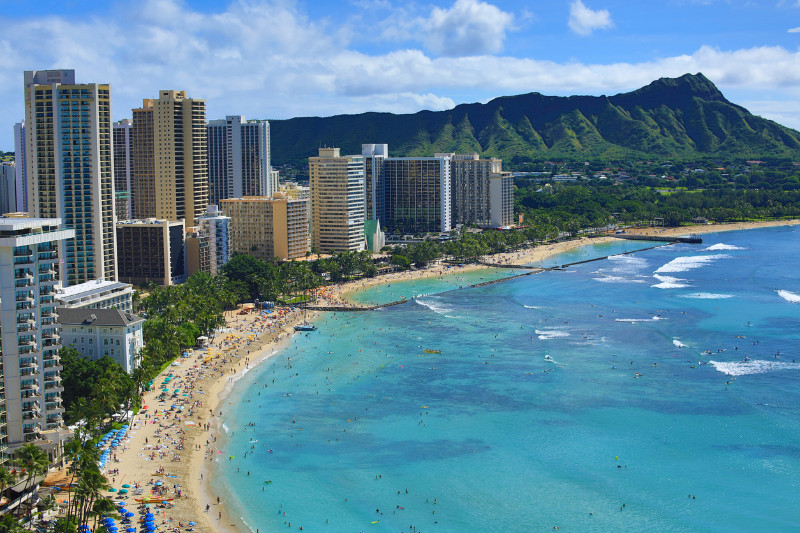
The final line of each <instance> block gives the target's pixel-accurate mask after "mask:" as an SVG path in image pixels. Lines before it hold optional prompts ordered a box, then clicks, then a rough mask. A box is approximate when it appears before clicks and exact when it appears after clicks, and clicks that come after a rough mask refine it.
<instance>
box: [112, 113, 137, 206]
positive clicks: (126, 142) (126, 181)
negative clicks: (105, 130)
mask: <svg viewBox="0 0 800 533" xmlns="http://www.w3.org/2000/svg"><path fill="white" fill-rule="evenodd" d="M132 129H133V121H132V120H131V119H129V118H126V119H123V120H120V121H119V122H115V123H114V200H115V202H116V212H117V220H128V219H129V218H131V130H132Z"/></svg>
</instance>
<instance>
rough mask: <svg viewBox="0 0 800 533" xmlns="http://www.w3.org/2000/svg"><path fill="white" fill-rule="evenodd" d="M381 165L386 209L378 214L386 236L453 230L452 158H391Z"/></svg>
mask: <svg viewBox="0 0 800 533" xmlns="http://www.w3.org/2000/svg"><path fill="white" fill-rule="evenodd" d="M375 161H376V163H377V162H378V160H377V159H376V160H375ZM380 162H381V163H382V168H381V169H380V171H379V175H380V177H381V179H380V181H381V183H382V188H383V194H382V197H383V210H382V211H378V212H377V213H376V214H377V218H378V220H379V221H380V222H381V224H382V225H383V227H384V231H386V233H397V234H421V233H439V232H443V231H450V228H451V216H450V209H451V200H450V158H449V157H387V158H385V159H382V160H381V161H380Z"/></svg>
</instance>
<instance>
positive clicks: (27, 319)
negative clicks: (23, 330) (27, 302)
mask: <svg viewBox="0 0 800 533" xmlns="http://www.w3.org/2000/svg"><path fill="white" fill-rule="evenodd" d="M17 324H36V320H35V319H34V318H33V317H32V316H30V315H20V316H18V317H17Z"/></svg>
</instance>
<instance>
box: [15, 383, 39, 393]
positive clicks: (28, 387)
mask: <svg viewBox="0 0 800 533" xmlns="http://www.w3.org/2000/svg"><path fill="white" fill-rule="evenodd" d="M19 390H21V391H35V392H38V391H39V384H38V383H26V384H25V385H20V386H19Z"/></svg>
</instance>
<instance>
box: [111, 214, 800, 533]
mask: <svg viewBox="0 0 800 533" xmlns="http://www.w3.org/2000/svg"><path fill="white" fill-rule="evenodd" d="M798 223H800V221H798V220H792V221H778V222H761V223H759V222H756V223H746V224H718V225H700V226H691V227H681V228H640V229H636V230H629V232H630V233H641V234H652V235H665V236H666V235H684V234H689V233H698V234H699V233H710V232H720V231H734V230H742V229H752V228H761V227H768V226H779V225H790V224H791V225H793V224H798ZM614 238H615V237H612V236H604V237H595V238H586V237H584V238H580V239H575V240H571V241H565V242H560V243H556V244H551V245H544V246H536V247H533V248H529V249H525V250H521V251H518V252H512V253H508V254H500V255H496V256H491V257H490V258H488V261H489V262H491V263H494V264H511V265H521V264H527V263H532V262H535V261H540V260H543V259H546V258H547V257H549V256H551V255H554V254H558V253H562V252H565V251H568V250H570V249H573V248H576V247H580V246H583V245H586V244H590V243H597V242H603V241H607V240H611V239H614ZM480 268H489V267H487V266H483V265H465V266H463V267H446V266H444V265H436V266H432V267H429V268H428V269H425V270H420V271H411V272H398V273H393V274H388V275H385V276H381V277H379V278H373V279H368V280H358V281H354V282H350V283H347V284H341V285H337V286H333V287H330V288H327V289H324V290H321V291H320V297H321V299H322V302H321V303H323V304H329V305H332V304H337V305H338V304H344V303H346V302H347V301H348V298H349V297H350V296H351V295H352V294H353V293H354V292H355V291H358V290H363V289H365V288H368V287H372V286H374V285H377V284H381V283H391V282H395V281H403V280H408V279H417V278H423V277H432V276H440V275H442V274H443V273H445V272H447V273H458V272H462V271H467V270H472V269H480ZM240 313H241V311H234V312H227V313H226V314H225V319H226V327H225V328H224V329H222V330H220V331H218V332H217V334H216V336H215V337H214V339H213V341H212V342H211V344H210V346H209V347H208V348H206V349H203V350H195V351H193V352H191V353H188V357H181V358H178V360H177V361H176V362H175V363H173V365H172V366H169V367H168V368H167V369H165V370H164V371H163V372H162V373H161V374H160V375H159V376H158V377H157V378H156V379H155V380H154V382H153V387H152V389H151V390H150V391H149V392H147V393H145V395H144V397H143V399H144V402H143V405H144V406H147V408H146V409H143V410H142V411H141V412H140V413H138V414H137V415H136V416H135V417H134V420H133V423H132V424H131V428H130V430H129V433H128V435H127V438H126V440H125V441H124V445H123V446H122V447H120V448H117V451H116V454H114V455H112V459H111V460H110V461H109V462H108V464H107V465H106V469H105V473H106V476H107V478H108V480H109V482H110V484H111V486H112V487H114V488H117V489H119V488H120V487H121V486H122V485H123V484H128V485H131V488H130V489H129V490H130V492H129V493H128V494H126V495H124V496H123V497H122V498H127V499H126V501H128V502H130V503H129V507H130V508H131V509H133V507H134V503H135V502H134V501H133V498H141V497H143V496H148V495H149V496H151V497H152V496H155V495H158V494H161V495H163V496H164V497H171V498H173V499H172V501H169V502H166V503H164V504H161V505H163V507H161V506H159V505H156V504H151V510H152V512H153V513H154V514H156V524H157V525H159V526H160V531H174V532H177V531H189V530H192V531H202V532H214V531H222V532H234V531H242V532H245V531H249V529H248V528H246V527H245V526H244V524H242V523H241V522H240V520H239V519H238V518H237V517H232V516H229V514H227V513H226V506H225V502H224V501H220V502H217V499H216V495H215V494H213V493H212V492H211V491H210V489H209V488H208V485H207V483H208V478H209V472H210V471H211V470H213V466H212V465H213V460H214V457H215V456H217V455H219V454H220V453H221V451H220V450H218V449H217V448H216V444H215V443H216V436H217V435H218V434H219V429H218V424H219V422H220V420H221V414H222V412H223V411H224V405H225V397H226V395H227V392H228V391H229V390H230V388H231V387H232V386H233V384H234V383H235V381H236V380H237V379H238V378H239V377H241V376H242V375H243V373H244V372H246V371H248V370H249V369H250V368H252V367H254V366H255V365H257V364H259V363H260V362H261V361H263V360H264V359H266V358H268V357H270V356H271V355H273V354H275V353H276V352H277V351H278V350H280V349H281V348H282V347H283V345H284V344H285V343H287V342H288V341H289V339H290V338H291V335H292V334H293V333H294V330H293V326H294V325H295V324H297V323H299V322H300V321H302V320H303V315H302V313H301V312H300V311H297V310H294V311H292V310H290V309H288V308H286V309H278V310H276V311H275V312H272V313H267V312H264V311H252V312H247V313H246V314H240ZM309 318H311V316H309ZM167 378H169V379H167ZM163 389H167V390H166V391H164V390H163ZM137 492H138V493H139V494H138V495H136V494H135V493H137ZM108 495H109V496H112V497H114V498H115V499H119V498H120V496H118V493H109V494H108ZM190 521H193V522H196V525H195V526H194V527H193V528H189V526H188V523H189V522H190Z"/></svg>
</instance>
